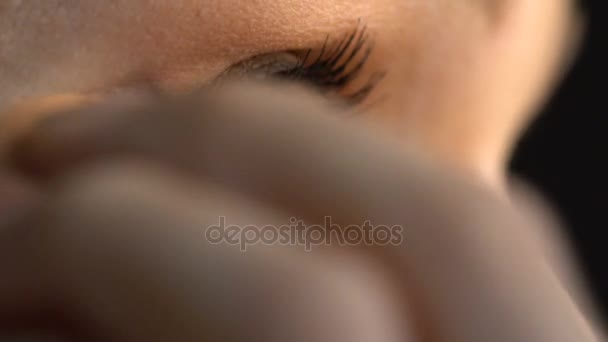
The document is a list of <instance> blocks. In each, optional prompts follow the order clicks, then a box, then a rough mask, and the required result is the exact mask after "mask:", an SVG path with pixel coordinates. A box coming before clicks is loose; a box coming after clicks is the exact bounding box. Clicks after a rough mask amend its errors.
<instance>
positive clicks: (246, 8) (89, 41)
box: [0, 0, 426, 84]
mask: <svg viewBox="0 0 608 342" xmlns="http://www.w3.org/2000/svg"><path fill="white" fill-rule="evenodd" d="M0 3H1V4H0V65H2V67H3V68H2V69H3V70H0V76H3V77H2V78H4V79H19V78H23V79H25V78H30V79H31V77H29V76H28V75H23V72H24V70H25V69H28V70H31V72H32V74H36V80H37V81H40V82H43V78H44V76H43V75H44V74H49V73H53V70H48V68H46V69H44V68H43V66H46V65H53V66H54V70H60V69H61V70H80V71H81V72H80V73H79V75H78V76H79V79H77V80H74V79H71V80H70V82H71V84H76V83H78V82H85V81H86V80H83V79H86V77H87V75H88V74H91V75H98V74H108V73H110V74H111V73H113V72H115V73H116V75H119V74H125V73H126V72H127V71H128V72H130V73H134V72H138V71H134V70H141V69H148V70H154V71H155V72H156V73H164V75H165V76H162V78H167V77H168V76H166V75H170V77H173V78H179V74H180V72H182V71H183V70H184V69H187V70H188V73H190V74H192V73H191V70H192V69H193V68H196V69H200V70H199V72H198V74H200V75H213V74H215V73H217V72H218V70H221V69H223V68H225V67H226V66H227V65H230V64H232V63H234V62H236V61H238V60H239V59H242V58H244V57H246V56H248V55H249V56H251V55H255V54H257V53H264V52H270V51H281V50H285V49H300V48H310V47H315V46H316V45H319V44H322V43H323V41H324V39H325V37H326V36H327V35H328V34H330V35H332V34H333V35H336V36H337V35H341V34H342V33H344V32H345V31H347V30H351V29H353V28H354V27H355V26H356V25H357V21H358V20H359V19H361V20H362V22H364V23H365V24H366V25H368V26H370V28H371V29H373V30H376V31H379V30H377V29H378V28H381V29H382V30H384V31H386V28H387V27H388V28H391V27H392V28H396V29H398V30H402V29H403V27H412V28H415V27H416V26H417V25H416V24H415V23H414V19H415V18H417V17H421V16H420V15H417V16H416V15H411V18H408V17H407V14H408V13H416V12H418V13H419V11H418V10H416V9H415V8H416V7H417V6H418V8H420V7H421V6H420V5H419V4H420V3H426V1H418V0H307V1H301V0H171V1H158V0H108V1H99V0H45V1H36V2H32V1H19V0H4V1H0ZM395 18H398V19H399V20H398V21H397V20H395ZM406 23H407V24H406ZM379 36H381V35H379ZM202 61H203V62H202ZM11 64H12V66H11ZM23 65H28V68H25V67H23ZM37 68H40V70H35V69H37ZM11 69H12V70H11ZM95 69H96V70H95ZM7 73H13V74H11V75H7ZM15 73H18V74H19V75H15ZM51 76H52V77H51ZM51 76H49V79H51V78H52V79H54V80H61V79H63V78H64V77H65V76H63V75H51ZM108 76H110V75H108ZM32 77H33V76H32ZM24 82H25V81H24ZM89 83H95V82H89Z"/></svg>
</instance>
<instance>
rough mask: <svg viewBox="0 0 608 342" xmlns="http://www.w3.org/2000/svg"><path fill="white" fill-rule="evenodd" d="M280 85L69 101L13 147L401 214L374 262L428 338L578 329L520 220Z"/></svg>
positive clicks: (262, 195)
mask: <svg viewBox="0 0 608 342" xmlns="http://www.w3.org/2000/svg"><path fill="white" fill-rule="evenodd" d="M289 94H290V92H289V91H281V92H280V93H278V92H276V90H273V89H272V88H270V89H269V88H263V87H257V88H249V87H246V88H239V89H233V90H232V91H228V92H224V93H220V94H215V95H213V96H210V95H205V94H201V95H200V98H198V99H197V100H195V101H193V102H189V103H188V102H186V103H184V104H182V105H181V106H180V105H177V106H176V105H168V106H167V107H165V106H162V105H157V106H155V107H154V108H149V109H147V110H142V109H141V108H137V109H131V110H125V111H122V112H116V111H110V112H107V111H103V110H99V111H97V112H96V111H92V112H89V113H84V114H85V115H83V113H74V114H73V115H72V116H70V117H69V120H68V121H67V122H66V121H63V123H61V124H60V122H59V121H56V122H55V123H53V122H47V124H45V125H42V126H40V129H38V130H35V131H34V132H35V134H32V136H31V137H30V139H29V140H26V141H24V142H23V143H22V144H21V145H20V149H19V150H18V152H19V154H18V155H17V157H18V158H19V159H20V160H21V162H22V165H25V166H26V167H29V168H31V169H36V170H41V171H42V172H47V173H50V174H52V173H53V172H56V171H57V170H60V169H62V168H65V167H66V165H74V164H78V163H86V162H87V160H89V161H90V160H91V159H95V156H97V157H98V156H100V155H102V156H105V157H107V156H108V155H123V156H124V155H131V156H134V155H139V156H147V157H148V158H151V159H155V160H160V161H164V162H165V163H166V164H170V165H175V166H178V167H181V168H182V169H184V170H188V171H189V172H191V174H195V175H198V177H204V178H207V179H210V180H212V181H214V182H217V183H220V184H222V185H224V186H226V187H228V188H233V189H238V190H239V191H242V192H244V193H246V194H247V195H249V196H251V197H253V198H257V199H260V200H262V201H264V202H266V203H269V204H270V205H273V206H275V207H277V208H279V209H280V210H282V211H285V212H287V213H291V214H294V215H298V216H302V217H305V218H307V219H309V220H310V221H316V222H323V218H324V217H325V216H328V215H330V216H331V218H332V219H333V221H334V222H336V223H337V224H340V225H341V226H342V227H346V226H347V225H351V224H355V225H361V224H362V223H363V222H365V221H366V220H370V221H371V222H373V223H374V224H377V225H379V224H384V225H389V226H392V225H400V226H402V227H404V228H405V229H406V231H405V234H406V235H405V243H404V244H402V246H401V248H398V249H396V250H394V251H391V252H390V253H392V254H390V253H389V254H390V255H389V258H388V259H387V262H392V263H393V265H394V267H395V270H396V271H397V272H399V273H398V274H400V275H402V274H404V276H403V277H404V278H405V279H402V280H403V283H404V287H406V288H407V289H408V291H409V292H412V293H414V295H416V296H417V298H419V303H418V304H419V305H418V306H419V307H420V308H426V310H427V311H428V312H426V313H425V314H424V315H425V316H427V317H425V318H424V319H425V321H428V322H430V323H427V324H430V325H431V326H432V327H438V326H440V327H442V329H438V330H436V331H434V332H433V333H434V334H436V335H438V336H439V337H442V338H443V339H447V340H463V341H469V340H496V341H500V340H505V341H512V340H535V341H545V340H547V341H551V340H556V339H557V340H559V338H561V337H559V336H570V337H572V340H584V339H585V338H587V337H588V335H589V334H588V329H587V326H586V323H585V320H584V318H582V317H581V315H580V314H579V312H578V309H577V308H576V306H575V305H574V304H573V303H572V302H571V299H570V297H569V295H568V294H567V293H566V292H565V291H564V289H563V287H562V286H561V284H560V283H559V281H557V280H556V278H555V277H554V274H553V271H552V270H551V269H550V268H549V267H548V265H547V264H546V263H545V260H544V258H543V257H542V256H541V255H540V253H539V252H538V251H537V249H536V247H535V246H534V245H533V244H532V243H531V242H530V236H529V233H527V225H528V224H529V223H527V222H525V221H524V220H522V219H521V218H519V216H518V215H517V214H516V213H515V211H514V210H512V208H509V207H508V206H507V205H506V204H505V203H502V202H501V201H499V200H498V199H497V198H495V196H494V195H493V194H490V193H488V192H487V191H486V190H485V189H484V188H483V187H482V186H480V185H479V184H476V183H475V182H473V181H471V180H469V179H466V178H464V177H461V176H460V175H457V174H455V173H454V172H453V171H451V170H449V169H444V168H442V166H441V165H437V164H434V163H433V162H430V161H427V160H425V159H424V158H423V157H421V156H420V155H417V154H416V153H414V152H411V151H409V152H408V151H404V150H403V148H397V145H392V144H388V143H386V142H379V141H378V140H377V139H374V138H371V133H369V132H367V131H362V130H360V129H356V128H354V127H352V125H346V124H344V123H340V122H339V121H338V120H336V119H334V118H332V117H331V114H332V112H331V111H329V110H327V109H326V108H325V107H321V106H318V105H316V104H315V103H316V102H315V101H313V100H311V99H310V98H309V97H307V96H305V95H302V93H298V92H293V93H291V95H289ZM385 252H386V250H384V249H383V253H385ZM410 294H411V293H410ZM496 322H500V324H499V325H497V323H496ZM503 323H504V324H503ZM555 327H559V328H555ZM583 336H584V337H583ZM558 337H559V338H558Z"/></svg>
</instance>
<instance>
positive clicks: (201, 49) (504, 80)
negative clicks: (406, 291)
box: [0, 0, 574, 182]
mask: <svg viewBox="0 0 608 342" xmlns="http://www.w3.org/2000/svg"><path fill="white" fill-rule="evenodd" d="M570 2H571V1H568V0H458V1H455V0H307V1H301V0H171V1H153V0H112V1H97V0H47V1H42V2H40V1H38V2H27V1H19V0H4V1H2V2H1V3H0V103H2V104H4V105H7V104H15V103H18V102H20V101H24V100H26V99H31V98H34V97H38V96H46V95H53V94H58V93H91V92H93V93H99V92H101V93H105V92H114V91H121V90H123V89H137V88H140V87H141V88H143V89H153V90H155V91H160V92H166V93H169V94H174V93H182V92H190V91H193V90H196V89H198V88H202V87H205V86H208V85H209V84H213V83H217V82H220V81H219V80H222V79H225V77H224V76H225V75H237V76H239V77H259V76H268V75H279V76H281V77H287V78H290V77H291V78H294V79H296V80H298V81H302V82H306V83H309V84H312V85H313V86H315V87H317V88H318V89H319V90H320V91H321V93H323V94H326V95H327V96H339V97H343V98H347V99H351V100H352V101H351V102H352V104H353V106H357V107H359V108H361V109H363V110H364V113H363V114H362V115H361V116H360V118H363V119H369V120H372V121H375V122H377V123H379V124H380V125H382V126H385V127H386V128H387V129H388V131H389V132H391V133H394V134H397V135H398V136H399V137H400V138H402V139H403V141H404V143H405V144H410V145H418V146H421V147H422V148H423V149H425V151H427V152H428V153H429V155H434V156H437V157H440V158H443V159H445V160H448V161H450V162H453V163H454V165H458V166H461V167H463V168H466V169H468V170H473V171H475V172H477V173H479V174H480V175H481V176H482V177H484V178H486V179H487V180H489V181H491V182H499V178H500V176H501V172H502V169H503V166H504V163H505V161H506V159H507V158H508V155H509V151H510V148H511V145H512V143H513V140H514V139H515V137H516V136H517V133H518V132H519V131H520V128H521V127H522V125H524V124H525V123H526V121H527V117H528V115H527V114H528V113H531V112H532V111H533V109H534V106H535V105H536V104H537V103H538V101H539V100H540V99H541V98H542V96H543V93H544V91H545V90H546V89H547V85H549V84H550V81H551V80H552V78H553V76H554V75H555V74H556V73H555V71H556V70H557V69H558V66H559V63H560V60H561V59H560V58H559V56H561V55H562V54H563V52H564V47H565V44H564V43H565V42H568V39H567V38H568V37H569V36H570V33H572V30H573V28H574V27H573V25H571V24H572V22H573V21H572V20H571V19H572V16H571V12H572V11H571V3H570ZM351 37H352V40H350V38H351ZM349 41H350V43H348V42H349ZM353 52H354V53H353ZM351 55H352V58H349V56H351ZM340 67H343V69H338V68H340ZM336 70H337V71H336ZM332 71H333V73H332Z"/></svg>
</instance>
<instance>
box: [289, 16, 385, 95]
mask: <svg viewBox="0 0 608 342" xmlns="http://www.w3.org/2000/svg"><path fill="white" fill-rule="evenodd" d="M329 41H330V37H329V35H328V36H327V37H326V38H325V43H324V44H323V47H322V48H321V52H320V53H319V55H318V56H317V58H316V59H315V60H313V61H310V60H309V59H310V57H311V54H312V49H308V50H306V52H305V54H304V57H303V58H302V59H301V60H300V62H299V63H298V64H297V65H296V66H295V67H294V68H293V69H290V70H288V71H284V72H282V73H280V76H282V77H285V78H287V79H292V80H300V81H304V82H308V83H310V84H312V85H314V86H317V87H318V88H320V89H321V90H323V91H334V92H335V91H338V90H341V89H342V88H344V87H345V86H346V85H348V84H349V83H350V82H351V81H352V80H353V79H355V78H356V77H357V76H359V74H360V73H361V70H362V69H363V67H364V66H365V64H366V62H367V61H368V59H369V57H370V55H371V53H372V51H373V48H374V45H373V43H371V42H370V39H369V35H368V33H367V26H360V25H359V26H357V29H355V30H354V31H353V32H352V33H350V34H345V35H344V36H343V37H342V39H340V41H339V43H338V45H337V47H336V48H335V49H333V51H330V52H328V50H329V49H328V44H329ZM347 70H348V71H347ZM384 75H385V73H375V74H373V75H372V76H371V77H370V78H369V80H368V81H367V82H366V83H365V84H364V85H362V86H361V87H360V88H359V89H358V90H355V91H354V92H353V93H351V94H346V95H344V98H346V100H347V101H348V102H349V103H352V104H357V103H360V102H362V101H363V100H364V99H365V98H366V97H367V96H368V95H369V93H371V91H372V90H373V89H374V88H375V86H376V85H377V84H378V83H379V82H380V81H381V80H382V78H384Z"/></svg>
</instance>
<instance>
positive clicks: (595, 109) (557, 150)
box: [512, 0, 608, 323]
mask: <svg viewBox="0 0 608 342" xmlns="http://www.w3.org/2000/svg"><path fill="white" fill-rule="evenodd" d="M602 3H603V4H604V5H606V1H605V0H587V1H582V6H583V7H584V12H585V15H586V18H587V21H588V25H587V34H586V38H585V42H584V45H583V51H582V54H581V55H580V56H579V58H578V60H577V62H576V64H575V65H574V67H573V69H572V70H571V72H570V74H569V75H568V76H567V78H566V79H565V80H564V82H563V83H562V85H561V87H560V88H559V90H558V92H557V93H556V94H555V95H554V96H553V98H552V100H551V101H550V103H549V104H548V106H547V107H546V108H545V110H544V112H543V114H542V115H541V116H540V118H539V119H538V120H537V122H536V123H535V124H534V125H533V126H532V128H531V129H530V130H529V131H528V133H527V134H526V136H525V137H524V139H523V140H522V141H521V143H520V146H519V148H518V151H517V153H516V155H515V158H514V160H513V163H512V169H513V171H514V173H516V174H518V175H520V176H523V177H524V178H526V179H528V180H530V181H532V183H534V184H535V185H536V186H537V187H538V188H539V189H540V190H541V192H543V193H544V194H545V196H546V197H548V198H549V199H550V200H551V201H552V204H553V205H554V207H555V208H557V210H558V211H559V214H560V215H561V218H562V219H563V221H564V222H565V224H566V225H567V234H568V236H569V237H571V239H572V240H573V241H574V245H575V248H576V253H577V255H578V257H579V261H580V262H581V264H582V266H583V269H584V271H585V273H586V275H587V280H588V283H589V285H590V286H591V288H592V290H593V291H594V292H595V298H596V302H597V303H598V304H599V308H600V309H601V311H603V318H604V322H605V323H608V320H606V318H607V317H608V315H607V314H608V249H606V248H605V247H608V234H605V230H606V229H608V219H607V215H608V187H607V186H606V183H608V182H606V178H607V177H608V173H607V172H604V171H603V170H607V168H606V166H605V165H606V164H608V125H607V124H606V122H608V120H606V118H605V116H606V115H608V112H607V110H606V103H607V101H608V89H607V88H606V85H605V83H604V81H606V80H607V78H606V77H607V76H608V75H605V74H604V71H605V69H604V66H605V64H604V63H608V59H606V58H604V57H606V56H605V55H601V54H603V53H604V51H600V50H601V49H602V48H604V49H605V48H606V47H607V46H604V45H606V44H605V43H606V42H608V36H606V35H605V33H606V31H605V29H604V28H603V25H604V23H603V21H605V20H608V16H606V13H605V12H602V11H600V4H602ZM601 181H604V182H603V183H602V182H601Z"/></svg>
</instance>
